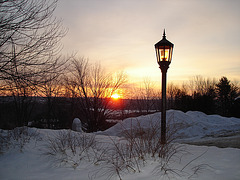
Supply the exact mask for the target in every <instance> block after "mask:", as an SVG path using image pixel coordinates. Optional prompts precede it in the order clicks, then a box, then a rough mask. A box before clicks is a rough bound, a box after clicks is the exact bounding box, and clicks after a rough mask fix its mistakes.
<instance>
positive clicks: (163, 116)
mask: <svg viewBox="0 0 240 180" xmlns="http://www.w3.org/2000/svg"><path fill="white" fill-rule="evenodd" d="M161 71H162V113H161V144H166V84H167V83H166V81H167V77H166V76H167V68H161Z"/></svg>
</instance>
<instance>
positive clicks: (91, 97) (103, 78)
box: [68, 58, 126, 132]
mask: <svg viewBox="0 0 240 180" xmlns="http://www.w3.org/2000/svg"><path fill="white" fill-rule="evenodd" d="M72 64H73V69H72V70H71V74H72V75H71V76H72V79H71V80H68V86H70V87H71V88H68V89H71V92H74V94H76V96H77V97H78V100H79V101H78V102H79V105H80V110H81V111H82V114H84V117H83V118H84V119H81V120H82V121H84V122H83V123H85V125H86V129H87V131H89V132H93V131H97V130H102V129H104V126H105V125H106V117H107V116H108V112H109V111H108V110H109V102H110V98H111V96H112V95H113V94H114V92H116V91H117V90H118V89H119V88H120V86H121V85H122V84H124V83H125V82H126V76H125V74H124V73H123V72H121V73H118V74H117V75H116V76H114V75H113V74H111V73H106V72H105V71H104V69H102V67H101V65H100V64H95V65H90V64H89V62H88V60H86V59H84V58H80V59H73V61H72Z"/></svg>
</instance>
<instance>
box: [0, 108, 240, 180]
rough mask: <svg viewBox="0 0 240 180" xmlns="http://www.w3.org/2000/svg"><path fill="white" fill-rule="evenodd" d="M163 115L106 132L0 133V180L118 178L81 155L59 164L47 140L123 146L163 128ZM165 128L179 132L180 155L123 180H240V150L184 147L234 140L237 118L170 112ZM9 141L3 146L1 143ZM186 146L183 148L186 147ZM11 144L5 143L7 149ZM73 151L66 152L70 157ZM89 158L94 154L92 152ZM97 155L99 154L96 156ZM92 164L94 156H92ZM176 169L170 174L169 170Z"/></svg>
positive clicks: (131, 120)
mask: <svg viewBox="0 0 240 180" xmlns="http://www.w3.org/2000/svg"><path fill="white" fill-rule="evenodd" d="M160 117H161V113H154V114H150V115H146V116H140V117H138V118H128V119H125V120H124V121H122V122H121V123H118V124H116V125H115V126H113V127H111V128H109V129H108V130H106V131H103V132H97V133H94V134H93V133H89V134H87V133H79V132H74V131H71V130H49V129H36V128H26V131H23V132H22V131H21V129H20V128H19V129H17V130H15V132H14V133H12V134H11V135H9V132H8V131H5V130H0V143H1V145H4V147H5V148H4V147H3V146H2V147H1V148H0V151H1V153H0V179H3V180H4V179H10V180H23V179H24V180H25V179H34V180H38V179H39V180H40V179H41V180H42V179H52V180H55V179H56V180H62V179H63V180H65V179H67V180H68V179H69V180H75V179H76V180H77V179H78V180H87V179H91V178H92V179H98V180H106V179H116V180H117V179H119V177H118V176H117V175H116V174H114V172H111V171H113V170H112V169H110V168H111V167H110V164H107V163H105V164H104V163H99V164H98V163H93V162H92V161H89V160H87V159H86V158H82V160H81V157H80V155H74V156H73V155H72V156H69V157H68V162H65V161H62V162H59V161H57V160H56V159H54V158H52V157H51V156H47V155H46V154H45V152H46V150H47V149H48V142H49V139H52V140H53V141H54V140H55V141H57V140H59V139H58V138H59V136H58V135H59V134H64V133H65V134H70V135H71V137H80V136H87V137H88V136H89V137H90V136H95V140H96V142H97V146H96V148H108V146H112V145H113V144H114V142H115V143H116V144H115V145H119V144H121V143H124V142H125V141H124V138H123V136H124V132H125V131H126V130H130V129H134V128H136V129H137V128H138V127H142V128H143V129H144V130H145V129H148V128H151V127H156V126H158V125H159V124H160V121H159V120H160ZM167 124H168V125H169V127H170V128H176V129H177V131H176V134H175V136H176V139H175V141H174V143H173V144H174V145H176V146H178V147H180V150H181V151H179V152H178V153H177V154H175V155H174V156H173V157H172V158H171V159H170V161H169V162H168V165H167V168H168V170H167V171H166V172H167V174H164V172H163V171H160V168H161V167H162V166H161V167H159V166H160V163H162V162H165V161H161V162H160V161H159V160H156V159H153V158H151V157H149V158H147V159H146V161H145V162H144V164H141V167H140V172H132V171H127V172H126V171H125V172H124V173H122V174H121V177H122V179H123V180H125V179H127V180H136V179H137V180H146V179H148V180H156V179H179V180H185V179H199V180H212V179H218V180H239V179H240V178H239V177H240V149H238V148H218V147H215V146H196V145H189V144H185V143H189V142H193V141H200V140H209V139H212V140H214V139H217V138H223V137H225V136H227V137H232V136H234V137H239V136H235V135H237V134H239V132H240V119H239V118H226V117H221V116H218V115H206V114H204V113H202V112H195V111H194V112H193V111H189V112H187V113H184V112H181V111H176V110H169V111H167ZM7 138H8V140H9V141H7V142H3V141H2V140H3V139H7ZM183 142H184V143H183ZM4 143H5V144H4ZM6 143H7V144H6ZM69 151H70V150H67V153H68V154H70V153H69ZM88 153H89V154H88V155H92V154H91V149H89V150H88ZM95 155H96V154H95ZM88 158H89V159H91V158H93V157H88ZM170 170H172V171H170Z"/></svg>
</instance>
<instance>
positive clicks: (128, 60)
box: [55, 0, 240, 84]
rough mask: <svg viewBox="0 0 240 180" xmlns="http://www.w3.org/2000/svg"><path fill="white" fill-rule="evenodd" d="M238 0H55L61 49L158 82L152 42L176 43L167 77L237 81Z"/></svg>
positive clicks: (239, 46)
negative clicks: (61, 32) (65, 31)
mask: <svg viewBox="0 0 240 180" xmlns="http://www.w3.org/2000/svg"><path fill="white" fill-rule="evenodd" d="M239 7H240V1H239V0H211V1H209V0H59V1H58V7H57V9H56V10H55V16H56V17H57V18H60V19H62V22H63V26H65V27H66V28H68V34H67V35H66V36H65V37H64V38H63V40H62V44H63V46H64V48H63V54H71V53H77V56H79V57H85V58H88V59H89V61H90V62H100V63H101V65H102V67H104V68H105V69H106V70H107V71H111V72H117V71H124V72H125V73H126V74H127V75H128V82H131V83H139V82H143V80H144V79H146V78H148V79H150V80H151V81H152V82H154V83H156V84H161V71H160V69H159V68H158V64H157V60H156V54H155V49H154V44H155V43H157V42H158V41H160V40H161V39H162V34H163V30H164V29H166V37H167V39H168V40H169V41H170V42H172V43H173V44H174V49H173V58H172V63H171V64H170V68H169V69H168V73H167V82H173V83H177V84H178V83H182V82H184V81H187V80H189V79H190V78H192V77H193V76H196V75H201V76H203V77H205V78H217V79H220V78H221V77H222V76H226V77H227V78H228V79H230V80H232V81H233V80H234V81H240V35H239V33H240V20H239V19H240V11H239Z"/></svg>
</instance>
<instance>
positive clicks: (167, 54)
mask: <svg viewBox="0 0 240 180" xmlns="http://www.w3.org/2000/svg"><path fill="white" fill-rule="evenodd" d="M173 46H174V45H173V44H172V43H171V42H169V41H168V40H167V39H166V34H165V29H164V32H163V37H162V40H161V41H159V42H158V43H156V44H155V50H156V55H157V63H158V64H159V68H160V69H161V71H162V113H161V144H165V143H166V84H167V83H166V81H167V80H166V79H167V78H166V77H167V70H168V68H169V64H170V63H171V60H172V52H173Z"/></svg>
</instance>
